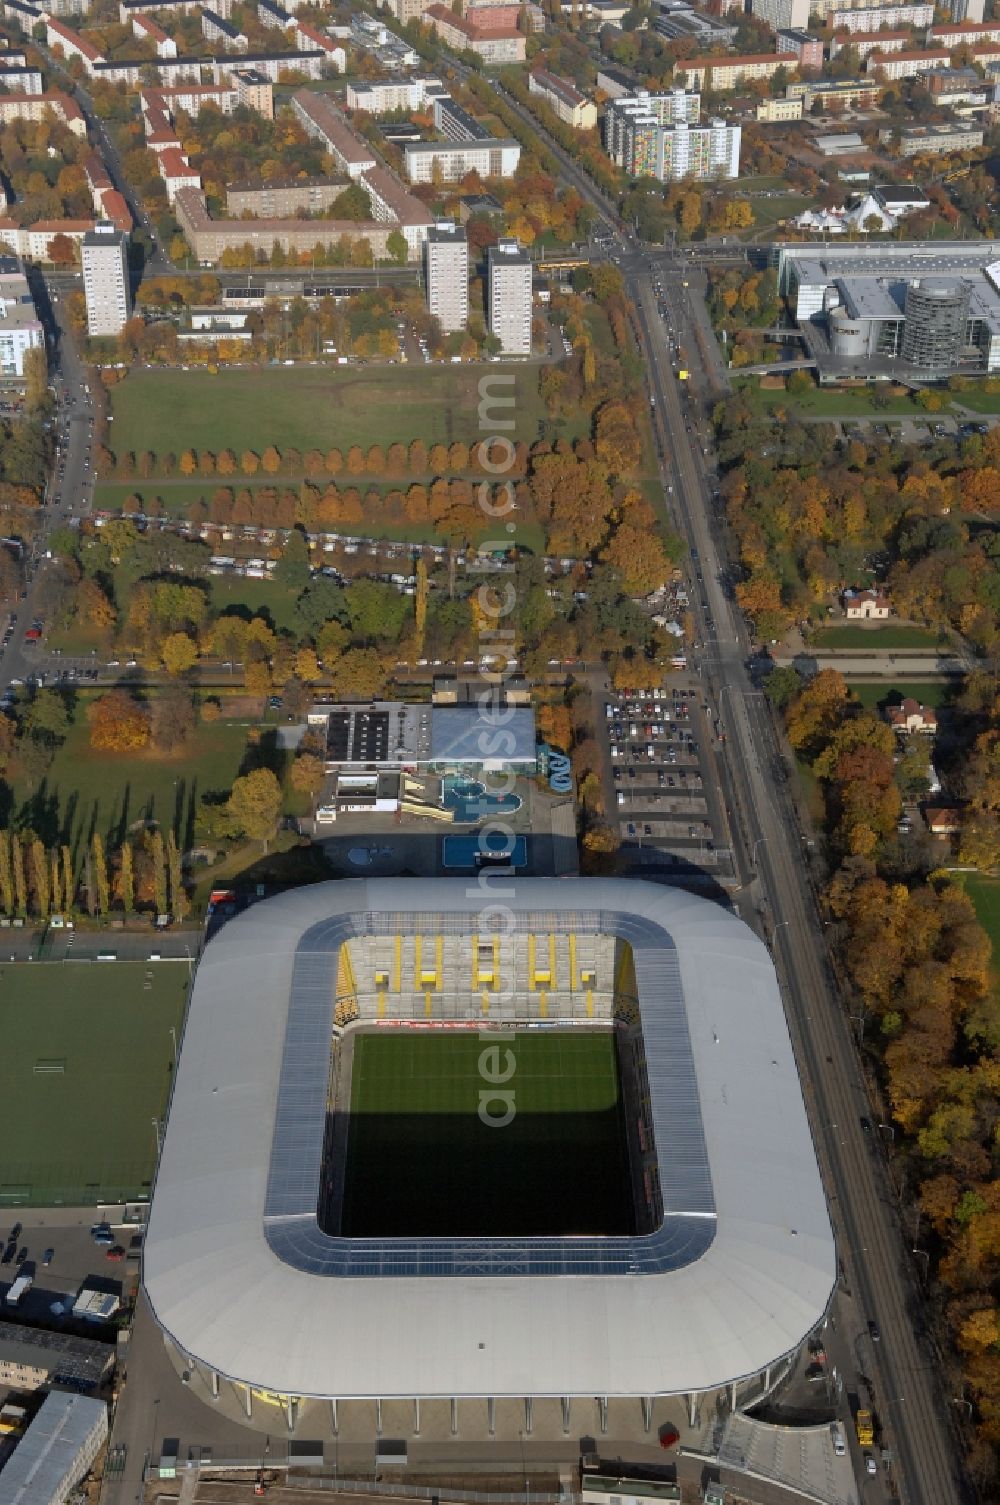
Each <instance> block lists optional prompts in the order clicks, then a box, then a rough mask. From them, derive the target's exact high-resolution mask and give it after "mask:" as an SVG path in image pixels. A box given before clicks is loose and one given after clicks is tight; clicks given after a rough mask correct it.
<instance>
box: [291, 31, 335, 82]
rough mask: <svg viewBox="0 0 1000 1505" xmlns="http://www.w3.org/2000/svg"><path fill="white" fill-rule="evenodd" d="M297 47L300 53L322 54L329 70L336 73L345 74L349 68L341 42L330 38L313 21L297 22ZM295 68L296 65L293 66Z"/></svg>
mask: <svg viewBox="0 0 1000 1505" xmlns="http://www.w3.org/2000/svg"><path fill="white" fill-rule="evenodd" d="M295 46H296V48H297V49H298V51H299V52H310V51H316V50H317V49H318V50H319V51H320V52H322V53H323V54H324V56H325V58H326V63H327V66H328V67H329V68H332V69H333V71H334V72H335V73H343V71H344V69H345V68H346V67H347V53H346V52H345V51H344V49H343V47H342V46H341V45H340V43H339V42H337V41H335V40H334V39H333V38H332V37H330V36H328V35H327V33H326V32H325V31H322V30H321V29H320V28H319V27H318V26H314V25H313V24H312V22H311V21H299V20H296V22H295ZM293 66H294V64H293Z"/></svg>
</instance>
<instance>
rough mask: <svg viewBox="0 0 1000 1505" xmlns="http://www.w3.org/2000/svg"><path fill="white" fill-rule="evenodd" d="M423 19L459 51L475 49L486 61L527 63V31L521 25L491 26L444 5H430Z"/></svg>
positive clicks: (494, 62) (445, 42) (446, 44)
mask: <svg viewBox="0 0 1000 1505" xmlns="http://www.w3.org/2000/svg"><path fill="white" fill-rule="evenodd" d="M423 18H424V20H425V21H426V22H427V24H428V25H429V26H430V27H431V28H432V29H433V31H434V33H435V35H436V36H439V37H440V38H441V40H442V42H444V44H445V46H446V47H451V48H453V49H454V50H455V51H456V52H474V53H476V54H477V56H479V57H481V58H482V60H483V62H484V63H492V64H500V63H523V62H524V58H525V38H524V34H523V33H522V32H520V31H518V29H517V27H516V26H514V27H509V26H489V25H483V24H481V22H479V21H475V22H473V21H470V20H469V19H468V17H466V16H456V15H455V14H454V13H453V12H452V11H450V10H448V8H447V7H446V6H444V5H429V6H427V7H426V9H425V10H424V13H423Z"/></svg>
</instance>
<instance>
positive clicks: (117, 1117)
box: [0, 941, 188, 1207]
mask: <svg viewBox="0 0 1000 1505" xmlns="http://www.w3.org/2000/svg"><path fill="white" fill-rule="evenodd" d="M113 944H114V943H113V941H111V942H109V945H110V946H112V947H113ZM187 983H188V969H187V966H186V965H185V964H183V963H177V962H153V963H151V964H150V965H148V966H147V965H145V964H144V963H142V962H66V963H60V962H32V963H31V964H30V965H29V964H28V963H25V962H20V963H7V964H6V965H3V966H0V1103H2V1104H3V1140H2V1146H3V1147H2V1150H0V1207H5V1206H6V1207H13V1206H31V1205H34V1206H46V1205H52V1204H56V1203H58V1204H63V1205H67V1206H89V1205H93V1204H94V1203H96V1202H99V1201H118V1200H123V1199H126V1198H134V1197H140V1196H144V1195H148V1193H149V1183H150V1179H151V1177H152V1174H153V1167H154V1163H155V1158H156V1134H155V1131H154V1128H153V1119H154V1118H157V1119H160V1120H162V1117H163V1113H164V1110H165V1108H166V1104H167V1094H168V1092H169V1090H170V1080H171V1071H172V1067H173V1060H174V1044H173V1038H172V1036H171V1029H173V1030H175V1031H176V1032H177V1034H178V1036H179V1034H180V1026H181V1020H182V1018H183V1015H184V1000H185V996H186V992H187Z"/></svg>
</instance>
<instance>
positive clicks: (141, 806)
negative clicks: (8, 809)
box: [8, 705, 247, 861]
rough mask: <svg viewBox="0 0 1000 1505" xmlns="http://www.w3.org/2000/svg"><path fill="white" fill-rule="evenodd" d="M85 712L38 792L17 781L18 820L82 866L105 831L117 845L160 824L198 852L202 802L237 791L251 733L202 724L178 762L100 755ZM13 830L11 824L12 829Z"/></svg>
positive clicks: (229, 724)
mask: <svg viewBox="0 0 1000 1505" xmlns="http://www.w3.org/2000/svg"><path fill="white" fill-rule="evenodd" d="M88 733H89V728H88V726H87V721H86V716H85V715H84V713H83V709H82V705H81V706H78V709H77V719H76V721H75V722H74V724H73V726H72V727H71V728H70V733H69V736H68V737H67V739H66V741H65V742H64V743H63V745H62V747H60V749H59V751H58V752H57V753H56V756H55V759H54V761H53V763H52V766H51V768H50V769H49V771H48V774H47V775H46V777H45V778H44V779H43V781H42V783H41V784H40V786H39V787H38V788H37V789H36V790H31V789H29V788H27V786H26V785H25V783H24V780H23V779H22V778H21V777H19V776H18V775H17V774H16V773H15V778H14V785H13V792H12V798H13V807H14V808H13V814H14V818H15V821H16V822H17V823H19V824H24V825H28V826H30V827H31V828H32V829H33V830H35V831H37V833H38V835H39V836H40V837H41V838H42V840H43V841H44V842H45V843H46V845H50V844H51V843H53V842H56V841H58V842H60V843H62V842H66V843H67V844H68V845H69V846H70V848H71V849H72V850H73V854H74V857H75V858H76V859H77V860H78V861H82V849H83V847H84V845H85V844H86V842H87V841H88V839H89V837H90V835H91V832H93V831H97V832H98V833H99V834H100V835H101V836H103V837H105V839H109V840H110V841H111V842H112V843H113V844H115V845H117V844H119V843H120V841H121V838H122V834H123V833H124V831H125V830H126V829H127V827H128V826H129V825H131V824H132V822H133V821H137V820H141V819H144V818H146V819H155V820H158V821H161V822H162V823H163V825H164V827H165V828H167V827H170V826H173V828H174V829H175V830H177V831H178V832H179V840H180V841H181V844H182V846H183V845H190V842H191V837H192V834H193V825H194V815H195V811H196V810H197V808H198V801H199V799H200V798H201V796H202V795H203V794H205V793H206V792H207V791H209V790H221V789H226V790H228V789H230V788H231V787H232V782H233V779H234V778H235V777H236V775H237V774H238V773H239V771H240V765H241V763H242V761H243V756H244V751H245V748H246V738H247V731H246V727H244V726H240V725H238V724H236V723H234V722H226V721H216V722H213V723H210V724H209V723H201V724H200V725H199V726H198V727H197V729H196V731H195V734H194V736H193V738H192V739H191V741H190V742H189V743H188V744H187V746H186V747H184V748H183V749H182V750H181V751H180V752H179V753H178V754H177V756H176V757H172V758H170V757H166V758H165V757H160V756H154V755H152V754H149V755H146V754H143V753H119V754H113V753H105V752H96V751H95V750H94V749H93V748H92V747H91V746H90V741H89V735H88ZM8 823H9V822H8Z"/></svg>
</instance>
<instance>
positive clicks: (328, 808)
mask: <svg viewBox="0 0 1000 1505" xmlns="http://www.w3.org/2000/svg"><path fill="white" fill-rule="evenodd" d="M336 819H337V807H336V805H320V806H319V808H318V809H317V811H316V820H317V822H321V823H323V824H329V822H331V821H335V820H336Z"/></svg>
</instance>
